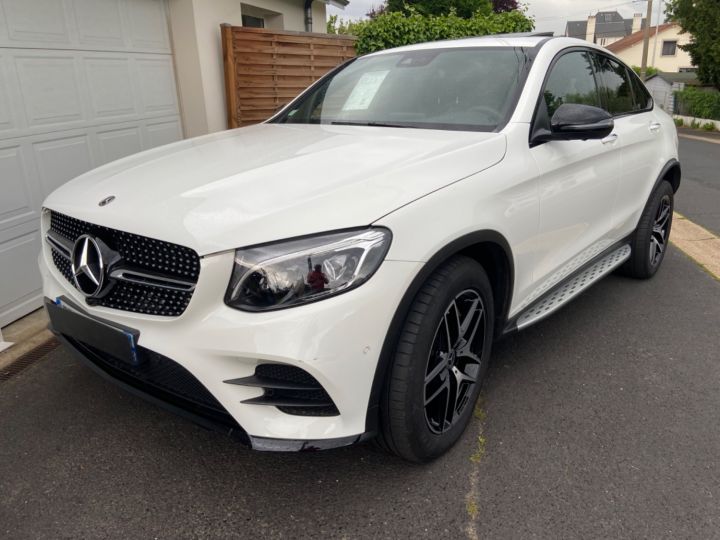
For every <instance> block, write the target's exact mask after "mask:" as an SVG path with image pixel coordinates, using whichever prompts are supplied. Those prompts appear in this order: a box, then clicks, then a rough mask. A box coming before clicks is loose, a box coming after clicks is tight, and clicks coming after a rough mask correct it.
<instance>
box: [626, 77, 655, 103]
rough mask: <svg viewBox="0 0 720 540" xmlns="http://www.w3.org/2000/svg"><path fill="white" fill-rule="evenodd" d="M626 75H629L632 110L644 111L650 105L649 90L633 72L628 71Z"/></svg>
mask: <svg viewBox="0 0 720 540" xmlns="http://www.w3.org/2000/svg"><path fill="white" fill-rule="evenodd" d="M628 76H629V77H630V83H631V84H632V92H633V110H635V111H645V110H647V109H650V108H651V107H652V97H650V92H648V90H647V88H645V85H644V84H643V83H642V82H641V81H640V78H639V77H638V76H637V75H635V73H632V72H630V71H628Z"/></svg>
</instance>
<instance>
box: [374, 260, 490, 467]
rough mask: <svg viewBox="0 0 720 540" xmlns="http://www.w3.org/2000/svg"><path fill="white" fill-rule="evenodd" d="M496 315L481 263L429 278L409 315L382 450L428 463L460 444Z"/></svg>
mask: <svg viewBox="0 0 720 540" xmlns="http://www.w3.org/2000/svg"><path fill="white" fill-rule="evenodd" d="M446 315H447V317H446ZM494 315H495V309H494V303H493V295H492V289H491V287H490V281H489V280H488V277H487V274H486V273H485V270H484V269H483V267H482V266H481V265H480V264H478V263H477V262H476V261H475V260H473V259H470V258H469V257H464V256H456V257H454V258H452V259H450V260H449V261H447V262H446V263H444V264H443V265H442V266H441V267H440V268H438V269H437V270H436V271H435V272H434V273H433V274H432V276H430V278H429V279H428V280H427V281H426V282H425V284H424V285H423V287H422V288H421V289H420V292H418V294H417V296H416V297H415V299H414V301H413V303H412V305H411V307H410V310H409V313H408V316H407V318H406V320H405V323H404V326H403V328H402V330H401V332H400V335H399V338H398V341H397V344H396V347H395V351H394V355H393V359H392V363H391V366H390V368H389V372H388V376H387V379H386V381H385V386H384V391H383V398H382V401H381V407H380V424H381V429H380V437H379V438H380V439H381V440H380V441H379V443H380V446H381V447H384V448H386V449H388V450H390V451H391V452H393V453H395V454H397V455H398V456H400V457H402V458H404V459H406V460H409V461H414V462H418V463H422V462H426V461H430V460H432V459H434V458H436V457H438V456H440V455H441V454H443V453H444V452H446V451H447V450H448V449H449V448H450V447H451V446H452V445H453V444H455V442H457V440H458V439H459V438H460V436H461V435H462V433H463V431H464V430H465V428H466V427H467V424H468V422H469V420H470V418H471V416H472V414H473V409H474V407H475V402H476V401H477V398H478V395H479V394H480V388H481V385H482V382H483V379H484V378H485V373H486V371H487V366H488V361H489V358H490V349H491V347H492V336H493V330H494V329H493V325H494V320H495V318H494ZM446 321H447V322H448V325H447V326H446V324H445V323H446ZM458 321H459V323H458ZM473 329H474V330H473ZM449 342H453V343H452V346H448V343H449ZM426 379H427V381H426ZM426 382H427V385H426ZM451 401H454V403H453V407H452V408H450V407H449V406H447V404H448V403H450V402H451ZM426 402H427V403H426Z"/></svg>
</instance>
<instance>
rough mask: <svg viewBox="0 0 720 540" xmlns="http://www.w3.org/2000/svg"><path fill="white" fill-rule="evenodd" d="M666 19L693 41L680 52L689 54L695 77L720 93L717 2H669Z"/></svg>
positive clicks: (676, 0)
mask: <svg viewBox="0 0 720 540" xmlns="http://www.w3.org/2000/svg"><path fill="white" fill-rule="evenodd" d="M667 8H668V9H667V12H668V17H669V18H670V20H671V21H674V22H677V23H678V24H679V25H680V27H681V28H682V29H683V31H684V32H688V33H689V34H690V35H691V36H692V37H691V39H690V43H689V44H687V45H680V48H681V49H683V50H685V51H687V52H688V53H690V57H691V58H692V61H693V64H695V65H696V66H697V68H698V71H697V75H698V79H700V80H701V81H702V82H704V83H705V84H710V85H713V86H714V87H715V88H717V89H719V90H720V38H719V37H718V36H720V34H719V32H720V1H718V0H669V2H668V5H667Z"/></svg>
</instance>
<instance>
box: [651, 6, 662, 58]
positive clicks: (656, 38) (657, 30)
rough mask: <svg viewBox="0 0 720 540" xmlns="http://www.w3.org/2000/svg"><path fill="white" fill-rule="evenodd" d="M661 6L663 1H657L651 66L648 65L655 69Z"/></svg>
mask: <svg viewBox="0 0 720 540" xmlns="http://www.w3.org/2000/svg"><path fill="white" fill-rule="evenodd" d="M662 5H663V0H658V8H657V17H656V18H655V41H654V42H653V57H652V64H650V65H651V66H652V67H657V66H656V64H655V62H657V42H658V34H659V33H660V13H661V12H662Z"/></svg>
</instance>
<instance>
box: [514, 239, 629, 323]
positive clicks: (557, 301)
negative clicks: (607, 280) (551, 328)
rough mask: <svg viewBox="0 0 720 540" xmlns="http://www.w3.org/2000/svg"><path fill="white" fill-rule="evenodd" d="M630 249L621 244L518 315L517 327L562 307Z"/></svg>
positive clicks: (622, 259)
mask: <svg viewBox="0 0 720 540" xmlns="http://www.w3.org/2000/svg"><path fill="white" fill-rule="evenodd" d="M630 251H631V250H630V246H629V245H627V244H625V245H624V246H620V247H619V248H617V249H616V250H615V251H612V252H611V253H608V254H607V255H605V256H604V257H603V258H602V259H599V260H598V261H597V262H596V263H594V264H592V265H590V266H588V267H587V268H586V269H585V270H583V271H581V272H580V273H579V274H576V275H575V276H573V277H572V278H571V279H570V280H568V281H566V282H565V283H563V284H561V285H560V286H559V287H557V288H556V289H554V290H553V291H552V292H550V293H549V294H548V295H547V296H544V297H543V298H541V299H540V300H538V301H537V302H535V303H534V304H532V305H531V306H530V307H528V308H527V309H526V310H525V311H523V312H522V313H521V314H520V315H519V316H518V318H517V322H516V327H517V329H518V330H522V329H523V328H527V327H528V326H530V325H532V324H535V323H536V322H538V321H539V320H541V319H544V318H545V317H547V316H548V315H550V314H551V313H554V312H555V311H556V310H558V309H560V308H561V307H562V306H564V305H565V304H566V303H568V302H569V301H570V300H572V299H573V298H575V297H576V296H577V295H578V294H580V293H581V292H583V291H584V290H585V289H587V288H588V287H590V285H592V284H594V283H595V282H597V281H599V280H600V279H602V278H604V277H605V276H606V275H608V274H609V273H610V272H612V271H613V270H615V269H616V268H617V267H618V266H620V265H621V264H622V263H624V262H625V261H626V260H628V258H630Z"/></svg>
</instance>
